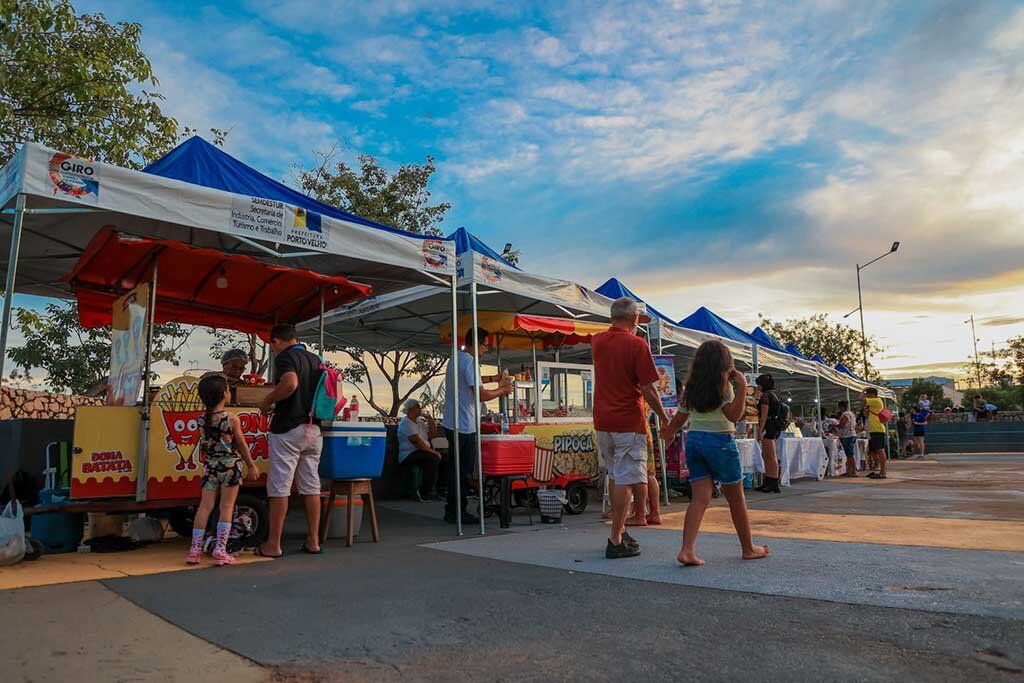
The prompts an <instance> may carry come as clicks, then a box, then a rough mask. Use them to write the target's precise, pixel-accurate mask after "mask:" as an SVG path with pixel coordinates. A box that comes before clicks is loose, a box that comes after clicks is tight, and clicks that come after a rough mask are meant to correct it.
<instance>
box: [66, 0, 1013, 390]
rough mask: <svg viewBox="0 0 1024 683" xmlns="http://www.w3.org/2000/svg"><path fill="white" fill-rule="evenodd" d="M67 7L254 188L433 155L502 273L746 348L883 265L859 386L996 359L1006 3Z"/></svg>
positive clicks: (1006, 143) (1007, 292)
mask: <svg viewBox="0 0 1024 683" xmlns="http://www.w3.org/2000/svg"><path fill="white" fill-rule="evenodd" d="M76 5H77V6H78V7H79V8H80V10H82V11H94V10H98V11H102V12H104V13H105V14H106V15H107V17H108V18H109V19H111V20H126V21H139V22H141V23H142V27H143V44H144V48H145V51H146V53H147V54H148V56H149V57H150V59H151V60H152V62H153V65H154V68H155V71H156V74H157V76H158V77H159V79H160V87H159V91H160V92H162V93H163V94H164V95H165V96H166V103H165V106H164V110H165V112H166V113H168V114H170V115H173V116H175V117H177V118H178V119H179V121H180V122H181V123H182V124H187V125H190V126H192V127H199V128H202V129H205V128H208V127H210V126H216V127H218V128H227V129H230V130H231V133H230V135H229V137H228V142H227V150H228V151H229V152H230V153H232V154H233V155H236V156H238V157H239V158H241V159H242V160H244V161H246V162H247V163H250V164H252V165H253V166H255V167H257V168H259V169H261V170H263V171H264V172H266V173H268V174H270V175H272V176H274V177H277V178H279V179H282V180H285V181H286V182H294V169H295V168H305V167H309V166H310V165H311V164H312V162H313V158H314V156H313V155H314V152H315V151H322V150H326V149H329V148H330V147H331V146H332V145H333V144H334V143H335V142H339V143H340V145H341V149H342V150H343V154H344V156H345V157H346V158H348V159H354V157H355V155H356V154H359V153H369V154H373V155H377V156H379V157H381V158H382V159H383V160H384V161H385V162H386V163H387V164H389V165H392V166H394V165H397V164H400V163H405V162H418V161H421V160H422V159H423V157H424V156H425V155H428V154H430V155H434V156H435V157H436V158H437V164H438V166H439V169H440V171H439V173H438V175H437V178H436V181H435V183H434V185H433V189H434V192H435V197H436V198H437V199H438V200H446V201H450V202H451V203H452V204H453V207H454V208H453V209H452V211H451V213H450V214H449V216H448V218H447V220H446V222H445V224H444V226H443V227H444V228H445V230H446V231H450V230H454V229H455V228H457V227H459V226H465V227H467V228H468V229H470V230H471V231H473V232H475V233H477V234H478V235H479V236H480V237H481V238H482V239H484V240H485V241H487V242H490V243H492V244H493V245H494V246H496V247H498V248H499V249H500V247H501V246H502V245H503V244H504V243H505V242H506V241H512V242H514V243H515V245H516V246H517V247H519V248H520V249H522V252H523V260H522V265H523V267H524V268H526V269H527V270H531V271H535V272H538V273H544V274H550V275H555V276H560V277H565V278H569V279H573V280H577V281H579V282H581V283H584V284H587V285H589V286H596V285H598V284H600V283H601V282H603V281H604V280H605V279H606V278H607V277H610V276H613V275H614V276H617V277H619V278H620V279H622V280H623V281H624V282H626V283H627V284H628V285H629V286H630V287H631V288H632V289H633V290H634V291H636V292H637V293H639V294H640V295H641V296H644V297H645V298H647V299H648V300H649V301H651V302H652V303H653V304H654V305H655V306H657V307H659V308H660V309H662V310H663V311H665V312H667V313H669V314H670V315H672V316H673V317H676V318H682V317H684V316H686V315H688V314H689V313H691V312H692V311H693V310H694V309H695V308H697V307H698V306H701V305H706V306H708V307H710V308H711V309H712V310H714V311H716V312H718V313H719V314H721V315H723V316H724V317H726V318H728V319H730V320H731V321H733V322H735V323H736V324H738V325H740V326H742V327H744V328H746V329H749V328H751V327H752V326H753V325H754V324H756V322H757V314H758V313H759V312H760V313H765V314H767V315H769V316H770V317H774V318H784V317H790V316H804V315H809V314H812V313H816V312H824V313H829V314H832V316H833V317H834V318H839V317H841V316H842V315H843V314H844V313H847V312H848V311H850V310H852V309H854V308H855V307H856V305H857V293H856V286H855V270H854V265H855V264H856V263H857V262H862V263H863V262H865V261H867V260H870V259H871V258H873V257H875V256H877V255H879V254H881V253H883V252H885V251H886V250H887V249H888V248H889V245H890V243H891V242H892V241H893V240H900V241H901V242H902V246H901V248H900V251H899V252H898V253H897V254H895V255H893V256H890V257H888V258H886V259H885V260H883V261H881V262H880V263H877V264H875V265H874V266H871V268H870V269H868V270H867V271H865V272H864V277H865V282H864V284H865V287H864V297H865V300H864V307H865V312H866V315H865V318H866V325H867V330H868V333H869V334H875V335H877V336H878V337H879V338H880V340H881V342H882V344H883V345H884V346H885V347H886V351H885V353H884V354H883V355H881V356H880V357H878V358H876V363H877V365H879V366H880V367H881V368H882V369H883V371H884V372H885V374H887V375H889V376H908V375H915V374H928V373H937V374H951V373H954V372H956V371H958V370H959V369H960V367H961V366H962V364H963V362H964V359H965V358H966V357H967V355H968V354H969V353H970V352H971V348H972V347H971V335H970V327H969V326H968V325H965V324H964V321H965V320H966V319H967V318H968V316H969V315H971V314H973V315H974V316H975V318H976V320H977V321H978V337H979V338H980V339H981V342H980V344H979V345H980V346H981V348H982V349H983V350H984V349H988V348H989V347H990V344H991V343H992V342H995V343H997V344H998V343H999V342H1001V341H1003V340H1005V339H1007V338H1008V337H1010V336H1014V335H1017V334H1021V333H1024V309H1022V307H1021V304H1020V302H1021V300H1022V296H1024V115H1022V112H1024V7H1022V6H1021V4H1020V3H1019V2H997V1H987V2H973V1H970V2H919V3H915V2H906V1H903V2H892V3H887V2H871V1H870V0H857V1H850V2H844V1H842V0H817V1H811V2H805V3H779V2H751V3H739V2H683V1H676V2H657V3H656V2H625V1H618V2H615V1H613V2H603V3H592V2H558V3H550V2H535V3H530V2H510V1H508V0H502V1H500V2H497V1H496V2H487V1H483V0H466V1H463V2H450V1H447V0H430V1H429V2H428V1H423V2H420V1H419V0H387V1H385V2H347V1H337V2H312V1H298V0H250V1H248V2H221V3H215V4H214V3H210V4H204V3H201V2H195V3H168V2H148V1H143V0H132V1H131V2H116V1H111V2H99V1H91V2H77V3H76ZM327 7H329V9H325V8H327ZM849 322H851V323H855V322H856V316H852V317H851V318H850V319H849ZM192 353H193V355H195V356H196V357H200V358H201V357H203V356H205V350H204V349H199V348H197V349H194V351H193V352H192Z"/></svg>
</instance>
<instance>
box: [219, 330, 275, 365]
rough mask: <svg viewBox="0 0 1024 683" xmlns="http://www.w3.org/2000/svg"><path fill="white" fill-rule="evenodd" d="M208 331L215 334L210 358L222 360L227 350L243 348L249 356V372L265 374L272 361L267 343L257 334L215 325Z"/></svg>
mask: <svg viewBox="0 0 1024 683" xmlns="http://www.w3.org/2000/svg"><path fill="white" fill-rule="evenodd" d="M207 332H209V333H210V334H211V335H212V336H213V343H211V344H210V358H212V359H214V360H216V361H220V359H221V356H223V355H224V353H225V352H226V351H229V350H231V349H242V350H243V351H245V353H246V355H247V356H248V357H249V372H250V373H251V374H253V375H263V374H264V373H265V372H266V371H267V366H268V365H269V363H270V357H269V355H268V353H267V345H266V344H264V343H263V341H262V340H261V339H260V338H259V337H257V336H256V335H255V334H245V333H244V332H236V331H235V330H220V329H217V328H215V327H210V328H207Z"/></svg>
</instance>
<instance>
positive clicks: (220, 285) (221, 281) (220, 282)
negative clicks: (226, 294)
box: [217, 268, 228, 289]
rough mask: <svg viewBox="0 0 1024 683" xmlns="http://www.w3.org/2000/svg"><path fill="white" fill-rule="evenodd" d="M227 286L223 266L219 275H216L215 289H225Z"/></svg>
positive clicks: (226, 277)
mask: <svg viewBox="0 0 1024 683" xmlns="http://www.w3.org/2000/svg"><path fill="white" fill-rule="evenodd" d="M227 288H228V274H227V273H226V272H225V271H224V269H223V268H221V270H220V275H218V276H217V289H227Z"/></svg>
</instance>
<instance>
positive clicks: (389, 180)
mask: <svg viewBox="0 0 1024 683" xmlns="http://www.w3.org/2000/svg"><path fill="white" fill-rule="evenodd" d="M336 154H337V147H335V149H333V150H331V151H330V152H328V153H326V154H322V155H320V158H319V163H318V165H317V167H316V168H315V169H313V170H311V171H303V172H300V173H299V174H298V178H299V183H300V184H301V186H302V189H303V190H304V191H305V192H306V193H307V194H309V195H311V196H313V197H316V198H317V199H319V200H320V201H322V202H325V203H327V204H331V205H333V206H337V207H339V208H341V209H344V210H345V211H349V212H351V213H354V214H356V215H357V216H361V217H363V218H367V219H369V220H372V221H376V222H378V223H383V224H384V225H389V226H393V227H396V228H401V229H402V230H406V231H408V232H412V233H416V234H420V235H435V236H436V235H441V234H442V233H441V229H440V223H441V221H442V220H443V219H444V216H445V214H446V213H447V212H448V210H449V209H450V208H451V204H449V203H447V202H441V203H438V204H431V203H430V201H431V200H430V191H429V190H428V189H427V186H428V184H429V183H430V178H431V177H432V176H433V174H434V172H435V171H436V170H437V169H436V167H435V166H434V159H433V157H429V156H428V157H427V158H426V161H425V163H423V164H404V165H402V166H400V167H399V168H398V170H397V171H395V172H394V173H391V172H389V171H388V170H387V169H386V168H384V167H383V166H381V164H380V163H379V162H378V161H377V159H376V158H374V157H372V156H370V155H366V154H364V155H360V156H359V167H358V168H352V167H351V166H349V165H348V164H347V163H346V162H345V161H344V160H341V159H336ZM328 350H333V351H343V352H345V353H346V354H347V355H348V356H349V358H350V359H351V360H350V362H349V363H348V365H347V366H346V367H345V368H344V372H345V377H346V379H348V380H350V381H351V382H353V383H354V384H355V386H356V389H357V390H358V391H359V393H360V394H362V396H363V398H364V399H365V400H366V402H367V403H368V404H369V405H370V406H372V407H373V409H374V410H376V411H377V412H378V413H380V414H381V415H385V416H392V417H393V416H395V415H398V410H399V408H401V405H402V403H403V402H404V401H405V400H406V399H407V398H409V397H410V396H412V395H414V394H415V393H416V392H417V391H418V390H420V389H422V388H423V387H424V386H426V385H427V383H428V382H430V380H432V379H433V378H435V377H438V376H439V375H440V374H441V373H442V372H443V371H444V367H445V363H446V360H447V359H446V358H445V357H443V356H432V355H429V354H423V353H409V352H405V351H392V352H389V353H377V352H370V351H365V350H363V349H359V348H356V347H347V346H340V347H329V349H328ZM381 376H383V385H384V386H383V387H382V386H381V380H380V377H381ZM375 377H376V379H375ZM405 378H409V379H411V380H412V381H411V383H409V382H403V379H405ZM403 384H404V385H407V386H406V387H405V388H403ZM382 390H383V391H382Z"/></svg>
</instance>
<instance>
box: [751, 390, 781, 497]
mask: <svg viewBox="0 0 1024 683" xmlns="http://www.w3.org/2000/svg"><path fill="white" fill-rule="evenodd" d="M755 382H756V384H757V388H758V389H760V390H761V397H760V398H759V399H758V400H757V441H758V443H760V444H761V456H762V457H763V458H764V483H763V484H761V486H759V487H758V488H756V489H754V490H755V491H760V492H762V493H781V489H780V488H779V479H780V477H779V456H778V453H777V451H776V450H775V440H776V439H778V438H779V435H780V434H782V430H784V429H785V428H786V425H787V424H788V422H789V406H788V405H786V404H785V403H783V402H782V399H780V398H779V395H778V394H777V393H775V379H774V378H773V377H772V376H771V375H769V374H763V375H759V376H758V378H757V379H756V380H755Z"/></svg>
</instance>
